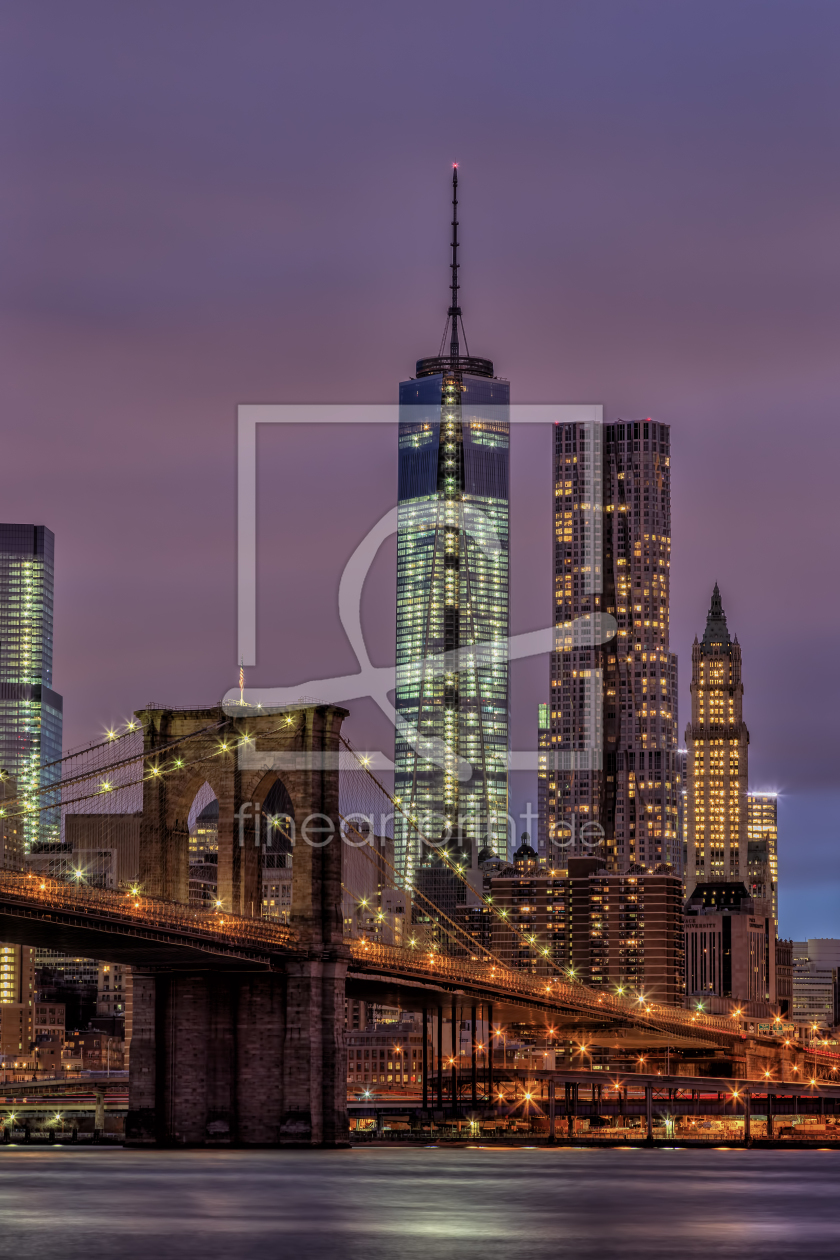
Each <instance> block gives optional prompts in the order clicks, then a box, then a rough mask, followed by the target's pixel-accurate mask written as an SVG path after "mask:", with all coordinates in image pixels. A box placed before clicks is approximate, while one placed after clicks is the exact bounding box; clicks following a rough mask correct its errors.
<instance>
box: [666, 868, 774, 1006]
mask: <svg viewBox="0 0 840 1260" xmlns="http://www.w3.org/2000/svg"><path fill="white" fill-rule="evenodd" d="M767 911H768V907H767V906H766V905H765V904H764V903H755V902H754V901H753V899H752V897H750V895H749V892H748V891H747V888H746V885H745V884H744V883H742V882H741V881H738V880H727V881H723V880H721V881H712V880H700V881H698V883H697V884H696V886H695V889H694V891H693V892H692V894H691V896H690V897H689V898H688V901H687V902H686V906H685V967H686V995H687V1005H689V1006H698V1005H699V1006H701V1007H702V1009H703V1010H705V1011H707V1012H708V1013H710V1014H719V1015H720V1014H722V1015H729V1014H730V1013H731V1012H732V1010H733V1009H735V1008H739V1009H741V1010H742V1011H743V1012H744V1014H745V1015H752V1016H755V1017H756V1018H764V1019H766V1018H769V1017H770V1016H771V1015H773V1014H775V1013H776V1012H775V1007H776V1004H777V994H776V924H775V921H774V920H773V917H772V915H771V914H769V913H768V912H767Z"/></svg>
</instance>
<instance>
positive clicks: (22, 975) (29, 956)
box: [0, 945, 35, 1063]
mask: <svg viewBox="0 0 840 1260" xmlns="http://www.w3.org/2000/svg"><path fill="white" fill-rule="evenodd" d="M34 1001H35V951H34V949H31V948H30V947H29V946H28V945H0V1060H4V1061H8V1062H10V1063H11V1062H12V1061H13V1060H14V1059H15V1058H16V1057H17V1056H18V1055H21V1054H23V1055H26V1054H29V1051H30V1047H31V1044H32V1041H33V1038H34V1033H33V1014H34V1011H33V1004H34Z"/></svg>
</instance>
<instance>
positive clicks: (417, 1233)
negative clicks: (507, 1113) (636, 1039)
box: [0, 1147, 840, 1260]
mask: <svg viewBox="0 0 840 1260" xmlns="http://www.w3.org/2000/svg"><path fill="white" fill-rule="evenodd" d="M838 1172H840V1152H834V1151H737V1150H720V1151H718V1150H706V1151H691V1150H686V1149H679V1148H675V1149H673V1150H653V1151H643V1150H634V1149H632V1148H631V1149H628V1150H607V1151H599V1150H579V1149H564V1148H558V1149H556V1150H546V1149H539V1148H538V1149H533V1148H532V1149H526V1150H511V1149H510V1148H507V1149H501V1150H499V1149H493V1148H491V1147H473V1148H469V1149H457V1150H447V1149H446V1148H444V1147H439V1148H431V1149H429V1148H419V1149H402V1148H399V1147H395V1148H393V1149H381V1148H380V1149H377V1148H366V1149H362V1150H351V1151H336V1152H320V1151H294V1152H293V1151H276V1152H275V1151H266V1152H223V1151H192V1152H190V1151H173V1152H145V1151H144V1152H139V1151H86V1150H77V1151H72V1150H68V1149H61V1148H57V1149H56V1148H53V1149H52V1150H38V1151H25V1150H23V1149H21V1148H17V1149H15V1148H0V1212H2V1238H3V1253H4V1254H5V1255H8V1256H16V1257H25V1256H30V1255H32V1256H39V1257H46V1258H47V1260H50V1258H51V1257H53V1256H59V1255H60V1256H61V1257H62V1260H77V1257H79V1258H80V1257H86V1258H87V1260H92V1258H98V1257H108V1258H109V1260H112V1258H113V1257H119V1260H135V1258H137V1260H139V1258H140V1257H143V1260H148V1257H150V1256H151V1257H153V1258H154V1260H170V1258H171V1257H186V1256H190V1257H195V1258H196V1260H215V1258H216V1257H222V1256H224V1257H226V1258H227V1260H230V1258H231V1257H233V1258H235V1260H249V1258H250V1257H252V1256H253V1257H256V1256H260V1257H266V1258H268V1257H274V1256H284V1257H285V1256H287V1255H288V1256H290V1257H292V1260H308V1258H309V1257H317V1258H320V1257H324V1258H325V1260H326V1258H327V1257H329V1260H356V1257H358V1258H359V1260H362V1257H364V1260H379V1258H380V1257H381V1258H382V1260H385V1257H387V1258H388V1260H395V1257H398V1258H399V1260H415V1257H416V1258H417V1260H421V1258H422V1260H429V1257H430V1255H431V1254H433V1255H434V1257H435V1260H448V1257H450V1256H451V1257H453V1258H454V1257H457V1258H458V1260H472V1257H476V1258H478V1257H481V1260H497V1258H498V1260H502V1258H503V1257H505V1258H509V1257H511V1256H528V1257H529V1258H530V1257H533V1258H534V1260H541V1258H542V1257H546V1258H548V1257H552V1258H553V1257H557V1256H565V1255H574V1256H575V1257H578V1258H583V1260H588V1258H589V1257H593V1258H594V1257H596V1256H597V1257H598V1258H599V1260H609V1258H611V1257H621V1258H622V1260H636V1258H637V1257H638V1258H640V1260H641V1257H645V1258H648V1257H669V1258H670V1257H673V1256H681V1257H686V1258H687V1260H691V1258H693V1257H700V1256H703V1257H704V1260H708V1258H709V1256H710V1255H711V1254H712V1253H713V1254H714V1257H715V1260H726V1258H727V1257H730V1256H731V1257H737V1258H738V1260H752V1258H753V1257H755V1260H758V1258H759V1257H761V1260H775V1258H776V1257H779V1258H780V1260H781V1258H782V1257H784V1258H785V1260H787V1258H788V1257H790V1256H793V1255H801V1254H804V1252H805V1251H806V1250H807V1249H809V1248H819V1247H822V1248H823V1249H824V1252H825V1254H834V1246H835V1245H836V1238H837V1236H838V1227H840V1202H838V1196H837V1193H836V1183H837V1176H838Z"/></svg>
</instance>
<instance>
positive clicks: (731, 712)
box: [685, 583, 773, 916]
mask: <svg viewBox="0 0 840 1260" xmlns="http://www.w3.org/2000/svg"><path fill="white" fill-rule="evenodd" d="M743 698H744V685H743V682H742V681H741V648H740V645H739V643H738V639H737V636H736V637H735V638H733V637H732V636H731V635H730V633H729V630H728V628H727V624H726V615H725V613H724V611H723V603H722V601H721V596H720V591H719V589H718V585H717V583H715V588H714V591H713V592H712V602H711V606H710V608H709V613H708V616H707V618H706V629H705V631H704V633H703V638H702V640H699V641H698V639H696V638H695V640H694V646H693V647H692V649H691V722H690V724H689V726H688V727H687V729H686V745H687V750H688V798H687V821H686V827H687V854H686V857H687V865H686V879H685V883H686V888H687V889H688V890H690V891H693V890H694V887H695V885H696V884H699V883H703V882H706V881H710V882H712V883H715V884H723V883H729V882H736V883H744V884H749V883H750V877H749V847H748V804H747V800H748V798H747V757H748V749H749V740H750V737H749V732H748V731H747V727H746V724H745V722H744V717H743ZM764 883H766V881H764ZM767 913H768V914H770V915H771V916H772V913H773V912H772V904H771V905H770V907H769V908H768V910H767Z"/></svg>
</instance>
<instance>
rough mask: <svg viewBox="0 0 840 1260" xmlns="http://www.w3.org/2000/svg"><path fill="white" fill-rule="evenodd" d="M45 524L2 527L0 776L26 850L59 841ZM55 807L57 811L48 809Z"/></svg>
mask: <svg viewBox="0 0 840 1260" xmlns="http://www.w3.org/2000/svg"><path fill="white" fill-rule="evenodd" d="M54 546H55V539H54V537H53V534H52V532H51V531H50V530H49V529H47V528H46V527H45V526H44V525H0V769H2V770H3V771H6V772H8V773H9V774H10V775H12V776H13V778H14V780H15V782H16V785H17V794H18V798H19V799H20V800H21V801H22V802H24V804H29V805H31V806H32V809H31V812H30V813H29V814H28V815H26V816H25V817H24V822H23V836H22V840H23V848H24V849H25V850H26V851H27V852H28V851H29V849H30V848H31V847H32V845H33V844H35V843H37V842H38V841H50V840H58V838H59V831H60V822H61V820H60V810H59V808H58V792H57V791H56V792H54V793H50V792H49V791H45V789H48V788H49V786H50V785H51V784H53V783H56V782H57V781H58V779H59V778H60V767H59V766H58V765H57V764H51V763H56V762H58V760H59V759H60V757H61V728H62V709H63V704H62V698H61V696H60V695H58V694H57V693H56V692H55V691H53V690H52V654H53V581H54V573H53V553H54ZM50 805H55V806H56V808H54V809H50V808H44V807H45V806H50Z"/></svg>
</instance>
